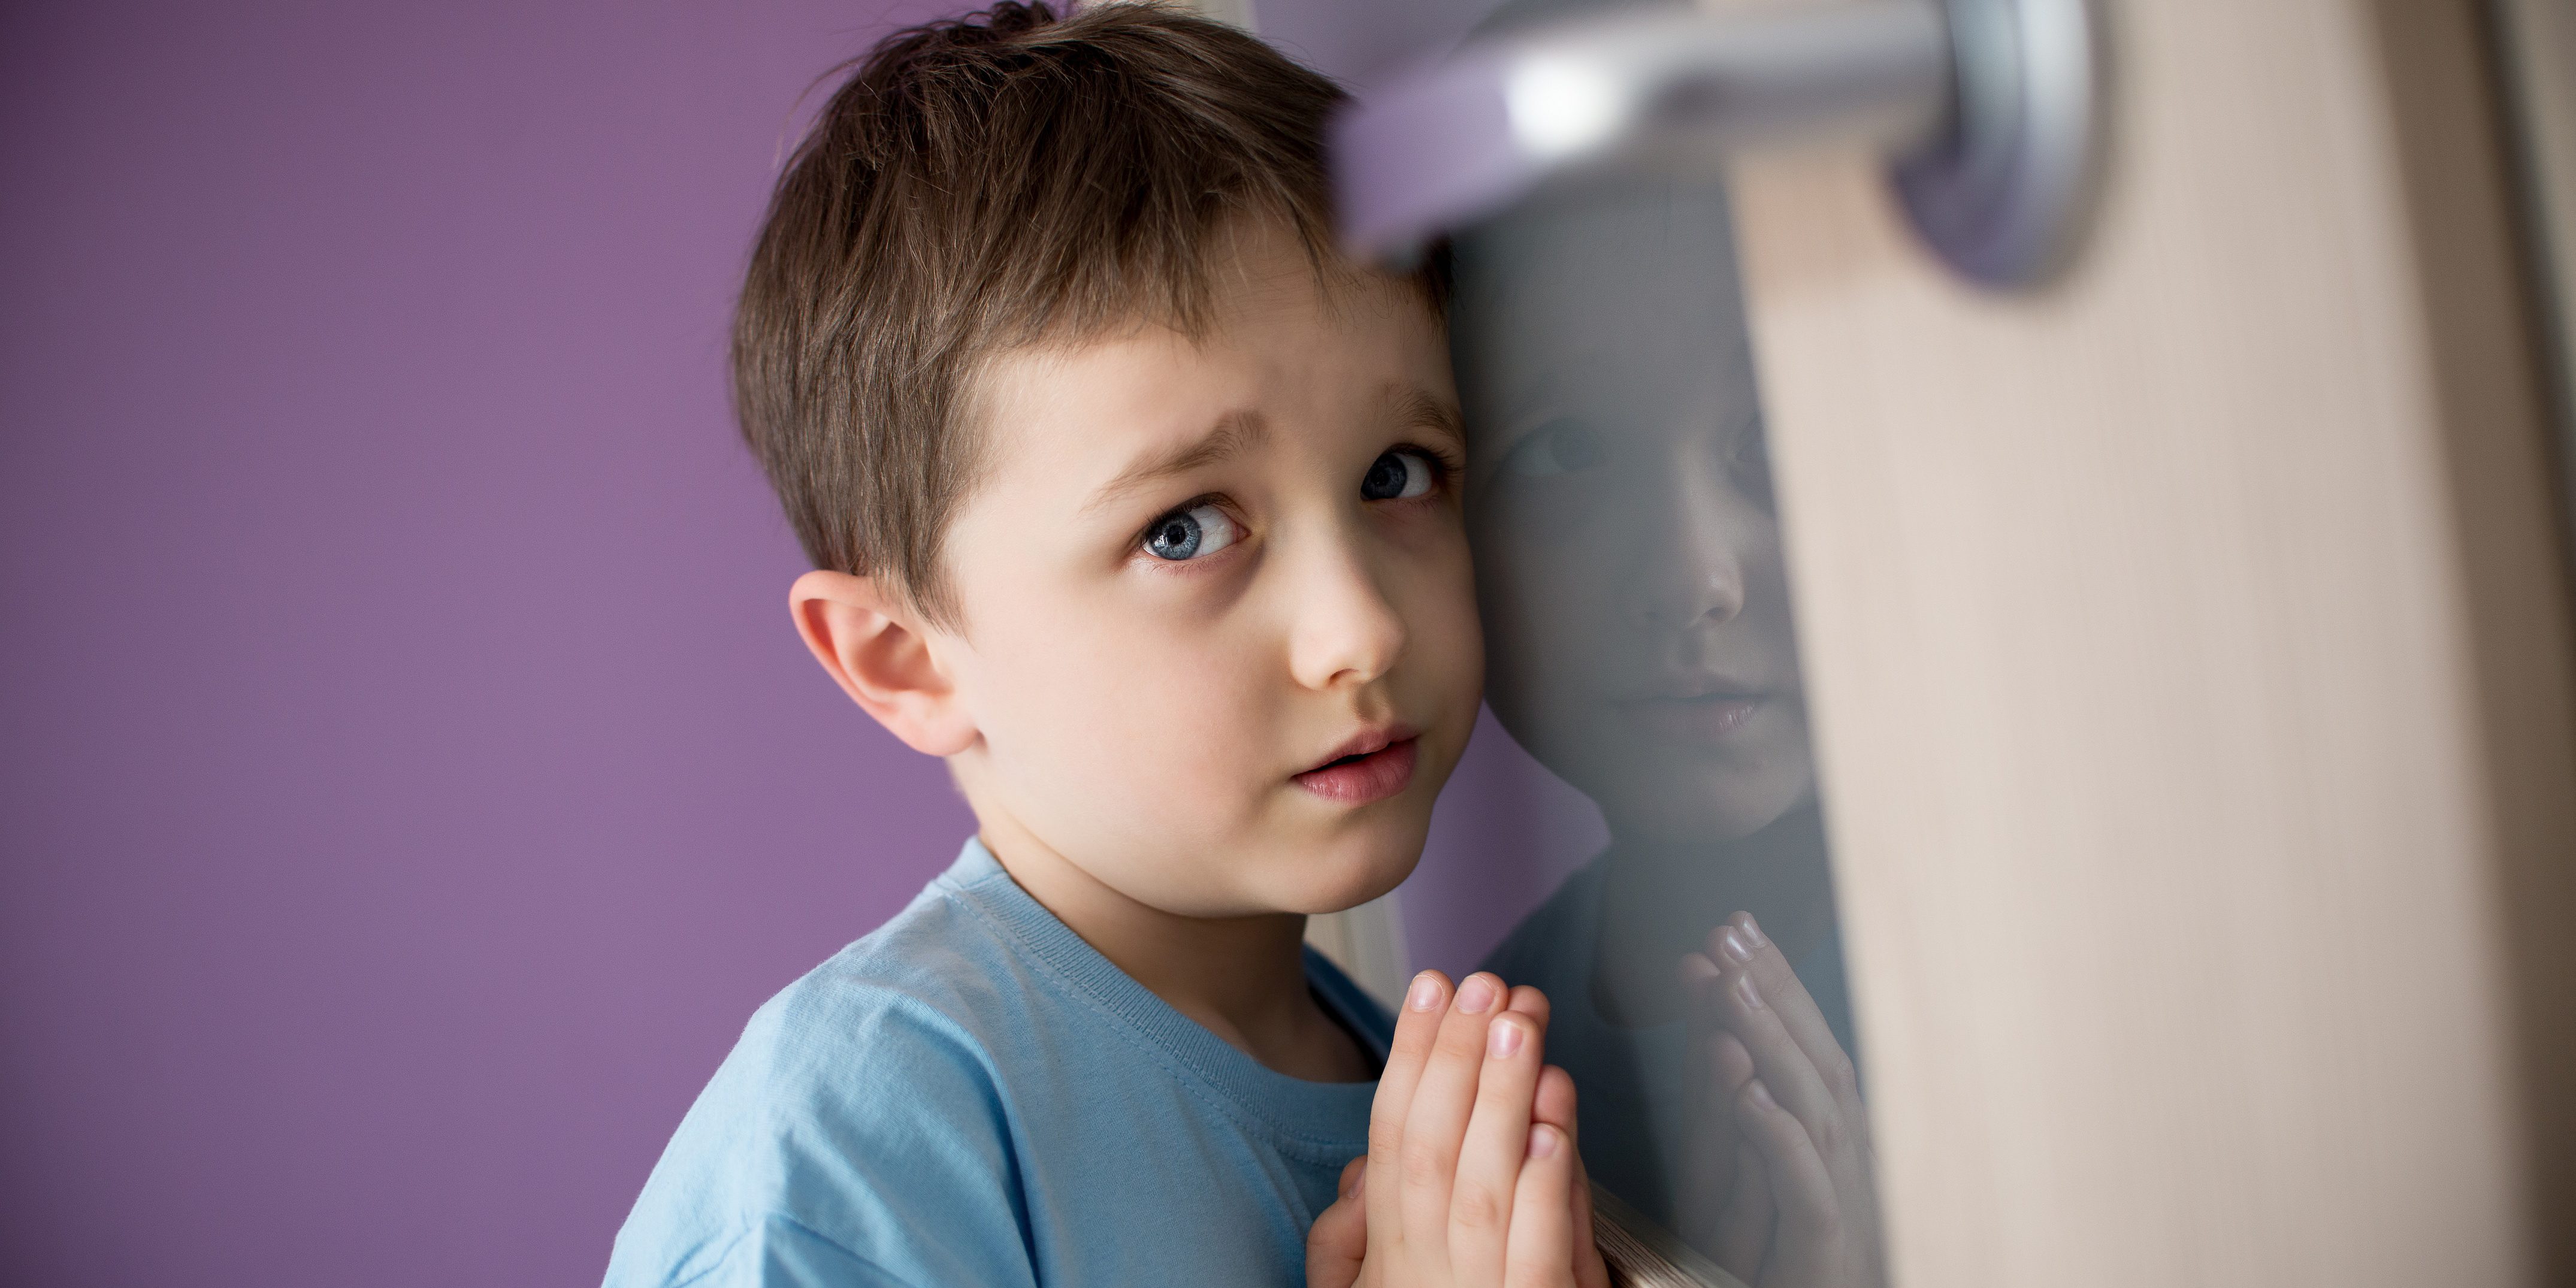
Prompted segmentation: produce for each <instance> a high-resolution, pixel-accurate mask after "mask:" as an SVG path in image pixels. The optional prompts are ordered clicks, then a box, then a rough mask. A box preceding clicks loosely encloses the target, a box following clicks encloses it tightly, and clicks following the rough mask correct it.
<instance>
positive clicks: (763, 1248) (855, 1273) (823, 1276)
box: [610, 1216, 911, 1288]
mask: <svg viewBox="0 0 2576 1288" xmlns="http://www.w3.org/2000/svg"><path fill="white" fill-rule="evenodd" d="M610 1282H611V1283H612V1284H613V1283H615V1282H617V1281H616V1279H615V1278H614V1277H612V1278H611V1279H610ZM669 1282H671V1284H672V1285H673V1288H911V1285H909V1284H907V1283H906V1282H905V1281H904V1280H902V1279H900V1278H898V1277H896V1276H894V1275H891V1274H888V1273H887V1272H886V1271H885V1270H884V1268H882V1267H880V1266H878V1265H876V1264H874V1263H873V1262H870V1261H869V1260H867V1259H866V1258H864V1257H861V1256H859V1255H858V1254H857V1253H854V1252H852V1251H850V1250H849V1249H847V1248H844V1247H842V1246H841V1245H839V1244H837V1243H834V1242H832V1241H831V1240H830V1239H826V1238H824V1237H823V1236H821V1235H819V1234H816V1233H814V1232H813V1231H811V1230H808V1229H806V1228H805V1227H804V1226H802V1225H799V1224H797V1223H796V1222H794V1221H791V1220H789V1219H788V1218H786V1217H783V1216H771V1217H768V1218H766V1219H764V1220H763V1221H761V1222H760V1223H759V1224H758V1225H757V1226H754V1227H753V1228H752V1229H750V1230H747V1231H745V1232H743V1234H742V1236H741V1237H740V1238H738V1239H736V1240H734V1241H733V1242H732V1243H730V1244H727V1245H726V1246H725V1247H724V1249H723V1250H722V1251H721V1252H719V1253H717V1254H716V1257H715V1259H714V1260H713V1261H712V1262H709V1263H706V1264H704V1265H703V1267H702V1268H700V1269H699V1270H697V1271H696V1272H695V1273H693V1274H692V1275H691V1276H690V1277H689V1278H687V1279H683V1280H672V1281H669Z"/></svg>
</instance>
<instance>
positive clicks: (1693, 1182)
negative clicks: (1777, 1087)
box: [1675, 954, 1753, 1248]
mask: <svg viewBox="0 0 2576 1288" xmlns="http://www.w3.org/2000/svg"><path fill="white" fill-rule="evenodd" d="M1692 956H1693V957H1694V958H1695V959H1697V958H1698V955H1697V954H1693V955H1692ZM1699 960H1700V963H1701V964H1702V965H1703V966H1707V965H1708V963H1707V961H1706V960H1705V959H1699ZM1708 970H1709V972H1710V975H1711V976H1712V977H1714V975H1715V973H1716V970H1717V968H1716V967H1715V966H1708ZM1689 1054H1690V1060H1689V1062H1688V1063H1689V1078H1690V1081H1688V1082H1686V1083H1684V1084H1683V1086H1684V1089H1685V1091H1686V1092H1687V1094H1688V1095H1689V1097H1690V1099H1689V1101H1688V1104H1687V1106H1686V1118H1685V1121H1684V1126H1683V1130H1684V1131H1686V1132H1688V1133H1689V1136H1688V1137H1687V1138H1686V1139H1685V1140H1684V1141H1683V1142H1682V1145H1683V1149H1682V1175H1681V1180H1680V1184H1679V1186H1678V1187H1677V1193H1676V1195H1675V1197H1676V1200H1677V1203H1676V1210H1675V1215H1676V1216H1677V1217H1678V1218H1679V1220H1678V1225H1679V1232H1680V1234H1681V1235H1682V1237H1683V1238H1684V1239H1687V1240H1689V1241H1690V1242H1691V1243H1692V1244H1694V1245H1697V1246H1699V1247H1703V1248H1706V1247H1712V1246H1715V1244H1716V1241H1717V1233H1716V1230H1717V1225H1718V1223H1719V1222H1720V1221H1721V1220H1723V1219H1724V1216H1725V1213H1726V1206H1727V1197H1728V1195H1730V1194H1732V1193H1733V1192H1734V1189H1735V1170H1736V1161H1737V1159H1738V1158H1739V1157H1740V1156H1742V1155H1743V1154H1744V1152H1745V1149H1746V1146H1745V1144H1744V1139H1743V1135H1742V1133H1740V1132H1739V1131H1737V1130H1736V1126H1735V1093H1736V1092H1738V1091H1741V1090H1743V1088H1744V1084H1745V1082H1746V1081H1747V1080H1749V1079H1751V1078H1752V1077H1753V1056H1752V1055H1751V1054H1750V1053H1749V1052H1747V1051H1746V1050H1745V1049H1744V1042H1743V1040H1742V1039H1740V1038H1738V1037H1736V1036H1735V1035H1734V1034H1732V1033H1729V1032H1727V1031H1725V1030H1724V1029H1717V1030H1713V1031H1706V1032H1701V1033H1697V1034H1694V1035H1693V1037H1692V1041H1691V1044H1690V1048H1689Z"/></svg>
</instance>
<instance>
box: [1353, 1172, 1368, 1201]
mask: <svg viewBox="0 0 2576 1288" xmlns="http://www.w3.org/2000/svg"><path fill="white" fill-rule="evenodd" d="M1366 1193H1368V1167H1367V1165H1366V1164H1362V1165H1361V1167H1360V1174H1359V1175H1358V1176H1357V1177H1354V1178H1353V1179H1352V1181H1351V1197H1352V1198H1358V1197H1359V1196H1361V1195H1363V1194H1366Z"/></svg>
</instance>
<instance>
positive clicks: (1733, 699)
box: [1619, 692, 1771, 746]
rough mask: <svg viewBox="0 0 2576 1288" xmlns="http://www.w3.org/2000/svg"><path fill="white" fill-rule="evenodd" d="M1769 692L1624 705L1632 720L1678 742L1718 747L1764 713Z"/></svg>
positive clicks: (1654, 732)
mask: <svg viewBox="0 0 2576 1288" xmlns="http://www.w3.org/2000/svg"><path fill="white" fill-rule="evenodd" d="M1770 697H1771V695H1770V694H1767V693H1730V692H1717V693H1701V694H1693V695H1690V696H1687V697H1681V696H1674V697H1655V698H1645V699H1638V700H1634V701H1628V702H1622V703H1620V704H1619V705H1620V706H1621V707H1622V708H1624V709H1626V711H1627V712H1628V714H1629V718H1630V719H1632V720H1634V721H1636V722H1637V723H1638V724H1640V725H1643V726H1644V727H1645V728H1646V729H1647V730H1649V731H1650V732H1651V733H1652V734H1655V735H1660V736H1661V737H1663V738H1666V739H1670V740H1672V741H1675V742H1681V743H1688V744H1697V745H1711V746H1713V745H1716V744H1720V743H1724V742H1725V741H1727V739H1728V736H1729V735H1731V734H1733V733H1734V732H1735V731H1736V730H1738V729H1741V728H1743V727H1744V726H1745V725H1746V724H1747V723H1749V722H1751V721H1752V719H1753V717H1755V716H1757V715H1759V714H1761V712H1762V708H1763V707H1764V705H1765V704H1767V703H1768V702H1769V700H1770Z"/></svg>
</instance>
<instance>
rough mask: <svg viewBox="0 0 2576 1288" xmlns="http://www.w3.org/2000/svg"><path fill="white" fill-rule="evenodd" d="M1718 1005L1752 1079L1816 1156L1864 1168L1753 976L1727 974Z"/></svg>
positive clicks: (1833, 1105)
mask: <svg viewBox="0 0 2576 1288" xmlns="http://www.w3.org/2000/svg"><path fill="white" fill-rule="evenodd" d="M1717 1002H1718V1006H1719V1013H1720V1015H1721V1016H1722V1017H1723V1019H1724V1022H1725V1025H1726V1029H1727V1032H1729V1033H1732V1034H1734V1035H1735V1036H1736V1038H1737V1039H1738V1040H1740V1041H1741V1042H1743V1043H1744V1049H1745V1050H1746V1051H1748V1052H1750V1053H1751V1054H1752V1056H1753V1069H1754V1072H1755V1074H1756V1075H1757V1076H1758V1077H1759V1079H1760V1080H1761V1081H1762V1082H1763V1083H1764V1084H1765V1085H1767V1086H1768V1087H1769V1088H1770V1091H1771V1094H1772V1095H1773V1096H1775V1097H1777V1098H1778V1100H1779V1103H1780V1105H1781V1106H1782V1107H1783V1108H1785V1109H1787V1110H1788V1111H1789V1113H1790V1114H1791V1115H1792V1116H1793V1117H1795V1118H1796V1119H1797V1120H1798V1122H1799V1123H1800V1124H1802V1125H1803V1126H1804V1127H1805V1128H1806V1130H1807V1134H1808V1135H1809V1136H1811V1137H1813V1138H1814V1140H1815V1147H1816V1150H1817V1152H1818V1153H1819V1154H1820V1155H1821V1156H1822V1157H1824V1158H1825V1159H1826V1160H1827V1161H1828V1162H1830V1163H1834V1164H1835V1165H1837V1166H1840V1167H1843V1168H1845V1169H1846V1170H1851V1169H1858V1168H1861V1167H1863V1166H1865V1164H1864V1163H1863V1160H1862V1158H1861V1155H1860V1153H1859V1147H1860V1141H1859V1139H1858V1138H1857V1137H1856V1136H1854V1134H1853V1132H1852V1128H1851V1125H1850V1124H1849V1123H1848V1122H1846V1121H1845V1119H1844V1114H1843V1107H1842V1102H1841V1101H1840V1100H1838V1099H1837V1098H1836V1097H1835V1096H1834V1094H1833V1092H1832V1090H1831V1089H1829V1088H1828V1087H1826V1085H1825V1080H1824V1078H1823V1076H1822V1075H1820V1074H1818V1073H1817V1072H1816V1066H1815V1065H1814V1064H1812V1063H1810V1062H1809V1061H1808V1059H1807V1053H1806V1051H1805V1050H1804V1049H1803V1048H1801V1047H1800V1046H1799V1045H1798V1043H1797V1041H1796V1040H1795V1039H1793V1038H1791V1037H1790V1036H1789V1030H1788V1027H1787V1026H1786V1025H1785V1024H1783V1023H1782V1022H1781V1019H1780V1013H1779V1011H1777V1010H1776V1009H1774V1008H1773V1007H1772V1005H1771V999H1770V998H1769V997H1767V996H1765V995H1764V994H1763V992H1762V990H1761V989H1760V987H1759V986H1758V985H1757V984H1756V983H1755V981H1754V978H1753V976H1752V975H1751V974H1750V973H1749V972H1746V971H1743V970H1740V969H1738V970H1729V971H1727V972H1726V985H1725V987H1723V988H1720V989H1718V990H1717ZM1740 1103H1741V1098H1740V1097H1739V1104H1740ZM1740 1120H1741V1119H1740V1116H1739V1121H1740ZM1768 1156H1769V1155H1768V1154H1767V1153H1766V1154H1765V1157H1766V1158H1767V1157H1768ZM1773 1179H1775V1180H1776V1179H1778V1178H1777V1177H1774V1178H1773Z"/></svg>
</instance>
